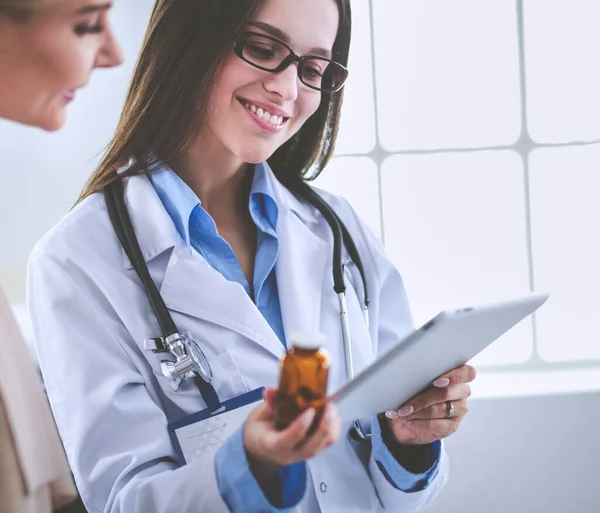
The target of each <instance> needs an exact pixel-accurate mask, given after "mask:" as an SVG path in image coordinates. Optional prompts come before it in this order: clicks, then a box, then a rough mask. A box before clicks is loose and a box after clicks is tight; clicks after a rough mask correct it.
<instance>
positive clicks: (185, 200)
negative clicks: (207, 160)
mask: <svg viewBox="0 0 600 513" xmlns="http://www.w3.org/2000/svg"><path fill="white" fill-rule="evenodd" d="M154 169H157V170H156V171H154V172H152V173H150V175H149V176H150V181H151V182H152V185H153V186H154V189H155V190H156V193H157V194H158V197H159V198H160V200H161V202H162V204H163V205H164V207H165V210H166V211H167V213H168V214H169V217H171V219H172V220H173V223H174V224H175V227H176V228H177V231H178V233H179V235H180V236H181V238H182V239H183V240H184V241H185V243H186V245H187V247H188V249H190V250H191V248H192V244H191V237H190V220H191V218H192V216H193V215H194V212H195V211H196V210H200V209H201V208H202V202H201V201H200V199H199V198H198V196H196V194H195V193H194V191H193V190H192V189H191V188H190V187H189V186H188V185H187V184H186V183H185V182H184V181H183V180H182V179H181V178H180V177H179V176H178V175H177V174H176V173H175V172H174V171H173V170H172V169H171V168H170V167H169V166H167V165H166V164H164V163H162V164H160V165H158V166H156V167H155V168H154ZM274 180H276V178H275V176H274V174H273V172H272V171H271V168H270V167H269V165H268V164H267V163H266V162H261V163H260V164H257V165H256V166H255V169H254V176H253V179H252V186H251V188H250V197H249V206H248V208H249V211H250V214H251V216H252V219H253V220H254V223H255V224H256V225H257V227H258V228H259V229H261V230H262V231H264V232H267V233H269V234H271V235H273V236H275V237H276V236H277V235H276V230H277V217H278V208H277V202H276V200H275V192H274V185H273V181H274ZM264 198H269V200H264ZM261 200H263V201H261Z"/></svg>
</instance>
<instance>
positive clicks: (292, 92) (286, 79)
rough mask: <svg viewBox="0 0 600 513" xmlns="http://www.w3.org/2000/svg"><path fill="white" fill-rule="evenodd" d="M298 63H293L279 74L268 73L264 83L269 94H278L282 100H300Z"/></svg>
mask: <svg viewBox="0 0 600 513" xmlns="http://www.w3.org/2000/svg"><path fill="white" fill-rule="evenodd" d="M298 81H299V78H298V63H292V64H291V65H290V66H288V67H287V68H286V69H284V70H283V71H280V72H279V73H267V75H266V76H265V79H264V81H263V84H264V87H265V89H266V90H267V91H269V92H274V93H277V94H278V95H279V96H281V99H282V100H286V101H293V100H295V99H296V98H298Z"/></svg>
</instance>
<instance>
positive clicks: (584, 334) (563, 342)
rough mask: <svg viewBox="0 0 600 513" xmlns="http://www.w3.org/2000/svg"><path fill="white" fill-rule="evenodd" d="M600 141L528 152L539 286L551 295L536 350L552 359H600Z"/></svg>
mask: <svg viewBox="0 0 600 513" xmlns="http://www.w3.org/2000/svg"><path fill="white" fill-rule="evenodd" d="M598 169H600V146H598V145H594V146H588V147H576V148H555V149H540V150H537V151H536V152H534V153H533V154H532V155H531V216H532V237H531V238H532V244H533V262H534V277H535V284H536V288H537V289H539V290H547V291H549V292H550V294H551V295H550V299H548V303H547V304H546V305H544V306H543V307H542V308H541V309H540V311H539V312H538V314H537V335H538V342H539V351H540V354H541V356H542V357H543V358H545V359H547V360H552V361H558V360H575V359H591V358H600V344H599V343H598V331H599V330H598V322H597V320H598V311H599V309H600V266H599V263H600V236H599V232H600V224H599V223H600V221H599V220H600V202H599V201H598V198H600V176H599V175H598Z"/></svg>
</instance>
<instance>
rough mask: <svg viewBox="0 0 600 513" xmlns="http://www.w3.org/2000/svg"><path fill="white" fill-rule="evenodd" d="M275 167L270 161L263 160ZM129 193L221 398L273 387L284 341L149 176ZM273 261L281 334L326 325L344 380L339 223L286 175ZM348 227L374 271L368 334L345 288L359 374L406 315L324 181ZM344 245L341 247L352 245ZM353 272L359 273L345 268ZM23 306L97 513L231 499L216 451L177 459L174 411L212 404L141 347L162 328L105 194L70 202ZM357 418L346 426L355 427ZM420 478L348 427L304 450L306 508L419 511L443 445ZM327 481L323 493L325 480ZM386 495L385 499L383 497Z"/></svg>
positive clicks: (135, 181)
mask: <svg viewBox="0 0 600 513" xmlns="http://www.w3.org/2000/svg"><path fill="white" fill-rule="evenodd" d="M269 172H270V171H269ZM125 195H126V202H127V205H128V208H129V211H130V215H131V218H132V222H133V225H134V228H135V232H136V234H137V237H138V240H139V243H140V246H141V249H142V253H143V255H144V258H145V260H146V262H147V264H148V267H149V269H150V272H151V274H152V277H153V279H154V281H155V282H156V284H157V285H158V287H159V289H160V292H161V294H162V296H163V298H164V300H165V303H166V305H167V307H168V308H169V310H170V311H171V313H172V315H173V318H174V320H175V323H176V324H177V326H178V328H179V330H180V331H190V332H191V333H192V334H193V335H194V337H195V338H196V340H197V341H198V342H199V343H200V344H201V346H202V349H203V350H204V352H205V354H206V356H207V357H208V359H209V361H210V363H211V365H212V369H213V372H214V382H213V384H214V387H215V390H216V391H217V393H218V395H219V398H220V399H221V400H222V401H223V400H227V399H230V398H232V397H235V396H238V395H240V394H242V393H244V392H247V391H250V390H253V389H255V388H257V387H261V386H274V385H276V384H277V380H278V372H279V367H278V365H279V357H280V356H281V355H282V352H283V351H284V348H283V346H282V344H281V342H280V341H279V339H278V338H277V336H276V335H275V334H274V332H273V331H272V330H271V328H270V327H269V325H268V324H267V322H266V321H265V319H264V317H263V316H262V315H261V313H260V312H259V310H258V309H257V308H256V306H255V305H254V303H253V302H252V300H251V298H250V297H249V296H248V295H247V294H246V292H245V291H244V289H243V287H241V286H240V285H239V284H237V283H233V282H230V281H227V280H226V279H225V278H224V277H223V276H222V275H221V274H220V273H218V272H217V271H215V270H214V269H213V268H212V267H211V266H210V265H209V264H208V263H207V262H206V261H205V260H204V258H203V257H202V256H200V255H199V254H198V253H197V252H195V251H189V249H188V248H187V247H186V245H185V243H184V241H183V240H182V239H181V237H180V236H179V234H178V232H177V231H176V229H175V226H174V225H173V223H172V221H171V219H170V217H169V216H168V214H167V212H166V211H165V209H164V207H163V205H162V203H161V201H160V199H159V198H158V196H157V194H156V193H155V191H154V188H153V187H152V184H151V183H150V181H149V179H148V177H146V176H136V177H133V178H130V179H128V180H127V183H126V192H125ZM275 196H276V197H275V200H276V202H277V204H278V207H279V220H278V226H277V234H278V237H279V240H280V253H279V257H278V261H277V264H276V267H275V272H276V277H277V284H278V290H279V298H280V302H281V313H282V317H283V326H284V331H285V334H286V336H289V335H290V333H293V332H296V331H321V332H323V333H324V334H325V335H326V341H327V342H326V346H325V348H326V350H327V351H328V352H329V354H330V355H331V361H332V365H331V372H330V380H329V386H330V390H335V389H337V388H338V387H339V386H340V385H341V384H343V383H344V382H345V381H346V373H345V365H344V353H343V344H342V339H341V329H340V321H339V313H338V300H337V296H336V294H335V293H334V291H333V278H332V242H333V239H332V234H331V230H330V228H329V226H328V225H327V223H326V222H325V220H324V219H323V218H322V216H321V215H319V214H318V212H317V211H316V210H315V209H314V208H313V207H311V206H310V205H306V204H304V203H301V202H299V201H298V200H297V199H296V198H295V197H294V196H293V195H292V194H290V193H289V192H288V191H287V189H285V188H284V187H283V186H281V185H280V184H279V182H277V185H276V187H275ZM324 196H325V199H326V200H327V201H328V202H329V204H330V205H331V206H332V207H333V208H334V210H335V211H336V212H337V213H338V215H339V216H340V217H341V219H342V220H343V222H344V223H345V224H346V226H347V227H348V229H349V231H350V233H351V234H352V236H353V238H354V240H355V242H356V245H357V247H358V251H359V252H360V255H361V257H362V259H363V263H364V267H365V270H366V273H367V280H368V284H369V290H370V296H371V306H370V318H371V326H370V331H369V330H368V329H367V328H366V325H365V323H364V321H363V317H362V314H361V310H360V305H359V302H358V298H357V295H356V293H355V290H354V287H352V286H349V287H348V291H347V299H348V308H349V317H350V326H351V330H352V337H353V358H354V365H355V369H356V372H358V371H360V370H361V369H362V368H363V367H364V366H365V365H367V364H368V363H369V362H372V361H373V359H374V358H375V357H376V355H377V354H378V353H381V352H382V351H384V350H385V349H386V348H387V347H388V346H389V345H390V344H393V343H394V342H396V341H397V340H398V336H399V335H402V334H403V333H406V332H407V331H408V330H409V329H411V327H412V320H411V316H410V312H409V308H408V304H407V301H406V297H405V292H404V287H403V283H402V280H401V278H400V275H399V273H398V272H397V271H396V269H395V268H394V267H393V266H392V264H391V263H390V262H389V260H388V259H387V258H386V257H385V255H384V252H383V249H382V246H381V244H380V243H379V241H378V240H377V239H376V238H375V237H374V236H373V235H372V234H371V233H370V232H369V230H368V229H367V228H366V227H365V225H364V223H363V222H362V221H360V220H359V219H358V218H357V216H356V214H355V213H354V212H353V210H352V209H351V207H350V206H349V205H348V203H347V202H345V200H343V199H341V198H338V197H334V196H332V195H329V194H325V195H324ZM346 258H347V256H346ZM346 277H347V280H348V281H349V282H352V278H353V274H352V273H351V272H348V273H347V276H346ZM28 290H29V305H30V313H31V317H32V321H33V326H34V332H35V339H36V346H37V350H38V352H39V358H40V364H41V368H42V371H43V375H44V379H45V383H46V386H47V390H48V395H49V398H50V401H51V405H52V408H53V411H54V415H55V417H56V421H57V424H58V427H59V430H60V433H61V436H62V439H63V442H64V444H65V448H66V451H67V454H68V458H69V461H70V464H71V466H72V469H73V472H74V475H75V478H76V481H77V485H78V488H79V490H80V493H81V495H82V498H83V500H84V502H85V504H86V506H87V507H88V509H89V510H90V511H94V512H96V511H102V512H111V513H117V512H119V513H154V512H156V513H159V512H160V513H163V512H168V511H169V512H170V511H177V512H178V513H221V512H225V511H227V510H228V509H227V506H226V504H225V502H224V501H223V499H222V497H221V495H220V492H219V488H218V484H217V480H216V474H215V468H214V466H215V464H214V454H213V455H207V456H205V457H204V458H203V459H201V460H198V461H194V462H193V463H191V464H189V465H186V466H184V467H181V468H177V465H176V464H175V463H174V462H173V461H174V459H175V454H174V450H173V447H172V445H171V442H170V440H169V436H168V433H167V429H166V425H167V422H169V421H172V420H175V419H178V418H180V417H182V416H184V415H188V414H191V413H193V412H196V411H198V410H201V409H204V407H205V405H204V403H203V401H202V398H201V396H200V394H199V392H198V390H197V389H196V388H195V387H194V386H190V387H187V388H186V389H185V390H183V391H179V392H174V391H173V390H172V389H171V388H170V386H169V384H168V383H167V381H166V380H165V378H163V377H162V375H161V372H160V361H161V359H163V358H164V355H161V354H155V353H152V352H149V351H145V350H144V346H143V341H144V340H145V339H148V338H151V337H155V336H159V335H160V330H159V327H158V324H157V321H156V319H155V316H154V314H153V313H152V310H151V308H150V305H149V303H148V299H147V298H146V296H145V294H144V291H143V289H142V286H141V284H140V281H139V279H138V277H137V275H136V273H135V271H134V270H132V268H131V265H130V263H129V261H128V259H127V257H126V255H125V253H124V251H123V249H122V248H121V246H120V244H119V242H118V239H117V237H116V236H115V233H114V231H113V227H112V225H111V223H110V221H109V218H108V214H107V210H106V206H105V202H104V197H103V195H101V194H95V195H93V196H91V197H88V198H87V199H86V200H84V201H83V202H82V203H81V204H79V205H78V206H77V207H76V208H75V209H73V211H71V212H70V213H69V214H68V215H67V216H66V217H65V218H64V219H63V220H62V221H61V222H60V223H59V224H58V226H57V227H55V228H54V229H53V230H52V231H51V232H50V233H49V234H48V235H47V236H46V237H45V238H44V239H43V240H42V241H41V242H40V243H39V244H38V245H37V246H36V248H35V250H34V252H33V254H32V256H31V259H30V265H29V277H28ZM345 428H346V430H347V426H346V427H345ZM442 459H443V461H442V462H441V465H440V470H439V473H438V475H437V477H436V478H435V479H434V480H433V482H432V483H431V485H430V486H429V487H428V488H427V489H426V490H423V491H419V492H414V493H405V492H402V491H399V490H397V489H395V488H394V487H393V486H391V485H390V484H389V483H388V482H387V480H386V479H385V477H384V475H383V474H382V473H381V471H380V470H379V469H378V467H377V464H376V463H375V462H374V461H373V458H372V457H371V458H370V461H369V462H368V463H367V465H363V464H362V463H361V461H360V459H359V458H358V456H357V453H356V451H355V449H354V448H353V444H352V443H351V442H350V441H349V438H348V437H347V436H342V437H341V438H340V440H339V441H338V442H337V443H336V444H335V445H333V446H332V447H330V448H329V449H328V450H326V451H325V452H324V453H322V454H321V455H319V456H318V457H316V458H314V459H312V460H310V461H309V463H308V467H309V474H310V475H309V485H308V492H307V496H306V497H305V499H304V501H303V503H302V505H301V507H300V510H301V511H302V512H304V513H316V512H319V511H321V512H324V513H330V512H343V513H350V512H369V511H380V509H381V506H380V504H381V503H382V504H383V505H384V506H385V510H386V511H393V512H399V513H400V512H401V513H409V512H410V513H412V512H415V511H417V510H420V509H421V508H423V507H424V506H426V505H427V504H429V503H430V502H431V501H432V499H433V498H434V497H435V496H436V495H437V494H438V492H439V490H440V489H441V487H442V486H443V484H444V482H445V481H446V479H447V462H446V455H445V454H443V455H442ZM322 490H326V491H322ZM378 497H379V499H378Z"/></svg>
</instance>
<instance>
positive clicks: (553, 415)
mask: <svg viewBox="0 0 600 513" xmlns="http://www.w3.org/2000/svg"><path fill="white" fill-rule="evenodd" d="M598 426H600V393H586V394H576V395H564V396H563V395H549V396H543V397H525V398H517V399H514V398H512V399H489V400H480V399H476V400H473V401H472V402H471V410H470V412H469V414H468V415H467V417H466V418H465V420H464V421H463V425H462V426H461V428H460V430H459V431H457V432H456V433H455V434H454V435H453V436H452V437H450V438H449V439H448V440H447V445H446V447H447V449H448V453H449V454H450V457H451V468H450V482H449V484H448V486H447V487H446V488H445V489H444V490H443V491H442V493H441V495H440V497H439V499H438V500H437V501H436V502H435V503H434V504H433V505H432V506H431V507H430V508H428V509H427V512H428V513H598V512H599V511H600V485H599V483H598V478H599V477H600V470H599V468H598V461H599V460H600V443H599V441H598V433H599V430H598Z"/></svg>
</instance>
